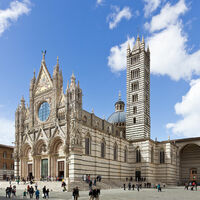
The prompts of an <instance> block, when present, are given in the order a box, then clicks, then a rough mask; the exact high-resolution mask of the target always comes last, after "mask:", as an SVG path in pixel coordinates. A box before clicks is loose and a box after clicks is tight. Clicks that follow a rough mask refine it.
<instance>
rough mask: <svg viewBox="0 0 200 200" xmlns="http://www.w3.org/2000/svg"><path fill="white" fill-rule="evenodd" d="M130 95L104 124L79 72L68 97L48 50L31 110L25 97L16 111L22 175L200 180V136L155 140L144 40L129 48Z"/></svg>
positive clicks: (73, 179)
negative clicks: (85, 100) (85, 96)
mask: <svg viewBox="0 0 200 200" xmlns="http://www.w3.org/2000/svg"><path fill="white" fill-rule="evenodd" d="M126 87H127V97H126V111H125V103H124V102H123V101H122V100H121V95H119V100H118V101H117V102H116V103H115V112H114V113H113V114H111V116H110V117H109V118H108V119H107V120H105V119H101V118H99V117H97V116H96V115H95V114H94V113H93V112H92V113H90V112H88V111H86V110H84V109H83V108H82V89H81V86H80V84H79V82H77V81H76V78H75V76H74V74H72V76H71V81H70V83H69V82H68V83H67V88H66V90H65V92H63V76H62V71H61V69H60V66H59V60H58V58H57V64H56V66H55V68H54V71H53V75H52V76H51V75H50V73H49V72H48V69H47V66H46V63H45V53H43V58H42V62H41V67H40V71H39V74H38V76H37V77H35V73H34V76H33V78H32V80H31V82H30V89H29V105H27V106H26V105H25V100H24V98H23V97H22V99H21V103H20V105H19V106H18V107H17V109H16V112H15V150H14V158H15V176H16V177H20V178H25V179H26V178H27V177H34V179H35V180H41V179H47V178H51V179H52V180H59V179H65V180H66V181H67V183H68V185H69V184H73V183H78V182H80V181H81V179H82V177H83V176H84V175H90V177H91V178H95V177H97V176H98V175H100V176H101V177H102V180H104V181H105V182H106V181H113V182H123V181H125V180H126V179H127V178H130V177H132V179H133V180H134V181H145V182H150V183H158V182H159V183H165V184H171V185H176V184H183V183H184V182H185V181H190V180H195V181H199V180H200V138H190V139H179V140H170V138H169V139H168V140H167V141H162V142H159V141H157V140H155V141H154V140H152V139H151V138H150V129H151V119H150V50H149V48H147V49H146V47H145V41H144V39H143V38H142V40H140V38H139V37H138V38H137V40H136V42H135V44H134V46H133V49H132V50H131V49H130V46H129V45H128V47H127V80H126Z"/></svg>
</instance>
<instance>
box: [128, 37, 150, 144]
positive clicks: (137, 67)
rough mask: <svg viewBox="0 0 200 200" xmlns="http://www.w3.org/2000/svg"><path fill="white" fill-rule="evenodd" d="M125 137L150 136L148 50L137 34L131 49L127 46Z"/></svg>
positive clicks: (131, 138) (138, 137)
mask: <svg viewBox="0 0 200 200" xmlns="http://www.w3.org/2000/svg"><path fill="white" fill-rule="evenodd" d="M126 87H127V106H126V109H127V110H126V137H127V139H129V140H134V139H141V138H150V128H151V123H150V122H151V120H150V52H149V48H147V50H145V42H144V38H142V41H140V38H139V36H138V37H137V40H136V42H135V45H134V47H133V49H132V51H131V49H130V45H129V44H128V47H127V80H126Z"/></svg>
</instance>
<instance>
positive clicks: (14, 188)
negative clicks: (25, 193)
mask: <svg viewBox="0 0 200 200" xmlns="http://www.w3.org/2000/svg"><path fill="white" fill-rule="evenodd" d="M11 191H12V198H14V197H16V187H15V186H13V188H12V190H11Z"/></svg>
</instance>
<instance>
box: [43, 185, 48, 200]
mask: <svg viewBox="0 0 200 200" xmlns="http://www.w3.org/2000/svg"><path fill="white" fill-rule="evenodd" d="M42 192H43V199H46V192H47V190H46V186H44V187H43V189H42Z"/></svg>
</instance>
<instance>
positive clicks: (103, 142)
mask: <svg viewBox="0 0 200 200" xmlns="http://www.w3.org/2000/svg"><path fill="white" fill-rule="evenodd" d="M105 154H106V143H105V141H104V140H103V141H102V143H101V157H102V158H105Z"/></svg>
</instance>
